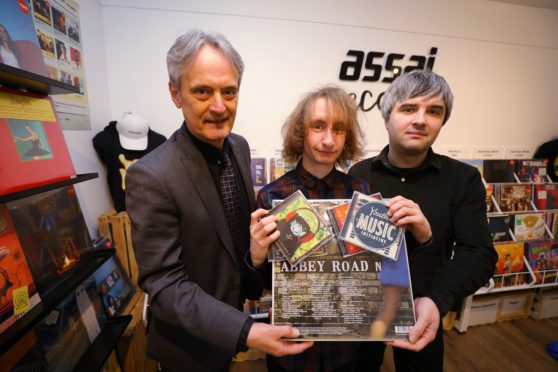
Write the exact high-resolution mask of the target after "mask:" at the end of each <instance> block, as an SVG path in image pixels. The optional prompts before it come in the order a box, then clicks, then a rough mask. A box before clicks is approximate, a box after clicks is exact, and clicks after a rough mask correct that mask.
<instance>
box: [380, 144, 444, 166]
mask: <svg viewBox="0 0 558 372" xmlns="http://www.w3.org/2000/svg"><path fill="white" fill-rule="evenodd" d="M388 152H389V145H386V147H384V148H383V150H382V151H381V152H380V153H379V154H378V156H376V157H375V158H373V159H372V167H375V168H378V167H381V166H383V167H384V168H386V169H389V170H391V171H392V172H395V173H400V168H397V167H395V166H393V165H392V164H391V163H390V162H389V160H388ZM427 168H432V169H434V170H436V171H438V172H440V171H441V170H442V161H441V160H440V156H439V155H438V154H436V153H435V152H434V151H433V150H432V148H429V149H428V154H427V155H426V159H424V161H423V162H422V164H421V165H419V166H418V167H416V168H411V169H406V170H405V171H406V172H407V173H415V172H420V171H422V170H423V169H427Z"/></svg>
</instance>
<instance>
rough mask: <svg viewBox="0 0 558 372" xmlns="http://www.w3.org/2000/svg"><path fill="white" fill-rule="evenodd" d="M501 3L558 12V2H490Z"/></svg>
mask: <svg viewBox="0 0 558 372" xmlns="http://www.w3.org/2000/svg"><path fill="white" fill-rule="evenodd" d="M490 1H499V2H501V3H511V4H517V5H524V6H530V7H534V8H547V9H555V10H558V0H490Z"/></svg>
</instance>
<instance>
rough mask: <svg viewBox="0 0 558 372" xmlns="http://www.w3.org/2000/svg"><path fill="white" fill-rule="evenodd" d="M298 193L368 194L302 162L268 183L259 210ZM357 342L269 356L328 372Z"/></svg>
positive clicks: (352, 181) (289, 365)
mask: <svg viewBox="0 0 558 372" xmlns="http://www.w3.org/2000/svg"><path fill="white" fill-rule="evenodd" d="M297 190H300V191H302V193H303V194H304V196H305V197H306V198H307V199H350V198H352V196H353V192H354V191H355V190H356V191H360V192H362V193H365V194H370V188H369V186H368V184H367V183H366V182H365V181H363V180H361V179H360V178H356V177H354V176H351V175H348V174H345V173H343V172H340V171H338V170H336V169H334V170H332V171H331V172H330V173H329V174H328V175H327V176H325V177H324V178H323V179H319V178H316V177H314V176H313V175H312V174H310V173H309V172H307V171H306V170H305V169H304V168H303V167H302V163H301V162H299V163H298V165H297V167H296V168H295V169H293V170H292V171H290V172H288V173H286V174H285V175H284V176H282V177H281V178H279V179H277V180H275V181H274V182H271V183H269V184H267V185H266V186H265V187H263V188H262V189H261V190H260V192H259V193H258V201H257V204H258V207H259V208H265V209H271V203H272V202H273V200H274V199H281V200H282V199H285V198H287V197H288V196H289V195H291V194H292V193H294V192H295V191H297ZM359 345H360V343H359V342H330V341H322V342H319V341H318V342H315V343H314V346H312V347H311V348H310V349H307V350H306V351H305V352H304V353H302V354H298V355H289V356H285V357H281V358H277V357H273V356H271V355H268V356H267V357H268V358H273V359H274V361H275V362H276V363H277V364H279V365H280V366H281V367H283V368H285V369H287V370H293V371H331V370H333V369H336V368H338V367H341V366H343V365H345V364H347V363H349V362H350V361H351V360H352V359H353V358H354V357H355V356H356V353H357V349H358V347H359Z"/></svg>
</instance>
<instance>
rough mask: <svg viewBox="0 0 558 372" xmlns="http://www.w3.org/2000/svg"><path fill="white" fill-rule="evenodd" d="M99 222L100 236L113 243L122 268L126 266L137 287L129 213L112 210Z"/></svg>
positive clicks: (136, 267)
mask: <svg viewBox="0 0 558 372" xmlns="http://www.w3.org/2000/svg"><path fill="white" fill-rule="evenodd" d="M97 222H98V224H99V235H101V236H103V237H105V238H108V239H110V240H111V241H112V244H113V246H114V248H115V249H116V255H117V256H118V258H119V259H120V262H121V263H122V266H124V269H125V270H126V273H127V274H128V276H129V277H130V279H132V282H133V283H134V285H136V286H137V281H138V265H137V263H136V256H135V254H134V248H133V246H132V235H131V224H130V217H128V213H126V212H120V213H116V212H115V211H114V210H112V211H109V212H107V213H105V214H103V215H101V216H99V218H98V219H97Z"/></svg>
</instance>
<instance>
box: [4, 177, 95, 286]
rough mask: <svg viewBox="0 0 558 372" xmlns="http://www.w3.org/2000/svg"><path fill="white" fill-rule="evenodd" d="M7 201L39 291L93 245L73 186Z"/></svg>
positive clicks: (52, 283) (64, 271)
mask: <svg viewBox="0 0 558 372" xmlns="http://www.w3.org/2000/svg"><path fill="white" fill-rule="evenodd" d="M7 205H8V211H9V212H10V214H11V216H12V218H13V221H14V225H15V229H16V231H17V235H18V238H19V240H20V243H21V246H22V247H23V251H24V253H25V258H26V259H27V263H28V264H29V267H30V268H31V272H32V273H33V277H34V279H35V283H36V285H37V288H38V289H39V294H44V293H46V292H48V291H49V290H50V289H52V288H53V287H54V286H55V285H56V284H58V283H59V282H60V281H61V280H62V279H63V274H64V273H66V272H67V271H69V270H71V269H72V268H73V267H74V266H75V265H76V263H77V262H78V261H79V260H80V257H81V255H82V253H84V252H85V251H88V250H92V249H93V245H92V242H91V238H90V236H89V230H88V229H87V226H86V224H85V220H84V218H83V215H82V213H81V208H80V206H79V201H78V199H77V195H76V191H75V189H74V186H65V187H61V188H58V189H55V190H51V191H46V192H43V193H40V194H36V195H33V196H29V197H26V198H24V199H18V200H15V201H12V202H9V203H8V204H7Z"/></svg>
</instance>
